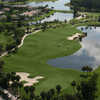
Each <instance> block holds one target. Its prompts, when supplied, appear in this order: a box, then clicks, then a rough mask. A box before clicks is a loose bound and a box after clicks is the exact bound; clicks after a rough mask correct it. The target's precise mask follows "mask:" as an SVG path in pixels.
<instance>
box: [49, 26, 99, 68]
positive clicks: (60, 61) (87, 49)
mask: <svg viewBox="0 0 100 100" xmlns="http://www.w3.org/2000/svg"><path fill="white" fill-rule="evenodd" d="M83 28H84V30H83V31H84V32H87V37H85V38H84V39H83V40H82V42H81V45H82V48H81V49H80V50H79V51H77V52H76V53H74V54H73V55H71V56H65V57H61V58H56V59H51V60H48V62H47V63H48V64H49V65H52V66H55V67H60V68H73V69H81V68H82V67H83V66H85V65H88V66H91V67H93V68H96V67H98V66H99V65H100V27H96V28H94V27H92V29H91V28H88V29H85V27H83ZM78 29H81V27H78Z"/></svg>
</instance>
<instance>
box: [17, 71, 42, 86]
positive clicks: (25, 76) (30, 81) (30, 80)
mask: <svg viewBox="0 0 100 100" xmlns="http://www.w3.org/2000/svg"><path fill="white" fill-rule="evenodd" d="M16 75H19V76H20V77H21V79H20V81H26V82H27V83H24V86H32V85H34V84H36V83H39V81H38V80H39V79H43V78H44V77H43V76H36V77H34V78H28V76H29V75H30V74H29V73H24V72H17V73H16Z"/></svg>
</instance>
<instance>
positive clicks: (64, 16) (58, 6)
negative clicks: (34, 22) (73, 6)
mask: <svg viewBox="0 0 100 100" xmlns="http://www.w3.org/2000/svg"><path fill="white" fill-rule="evenodd" d="M68 2H70V0H57V1H55V2H52V1H45V2H31V3H29V4H28V5H29V6H32V7H39V6H45V5H48V7H49V8H51V7H54V9H55V10H65V11H69V10H70V7H68V6H65V3H68ZM71 19H73V14H72V13H61V12H57V13H54V15H51V16H50V17H49V18H45V19H43V20H42V22H45V21H47V22H50V21H54V20H59V21H65V20H67V21H69V20H71Z"/></svg>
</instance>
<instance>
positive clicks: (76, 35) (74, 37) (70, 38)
mask: <svg viewBox="0 0 100 100" xmlns="http://www.w3.org/2000/svg"><path fill="white" fill-rule="evenodd" d="M80 36H81V34H80V33H76V34H74V35H73V36H69V37H68V38H67V39H68V40H75V39H76V38H79V37H80Z"/></svg>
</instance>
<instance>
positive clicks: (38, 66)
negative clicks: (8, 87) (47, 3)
mask: <svg viewBox="0 0 100 100" xmlns="http://www.w3.org/2000/svg"><path fill="white" fill-rule="evenodd" d="M77 32H80V31H79V30H77V29H76V28H75V27H73V26H72V25H69V24H68V25H67V24H65V25H64V24H62V25H61V26H59V27H57V28H56V29H48V30H46V31H45V32H42V31H41V32H39V33H37V34H36V35H30V36H29V37H27V38H26V39H25V41H24V45H23V46H22V47H21V48H20V49H19V50H18V52H17V53H16V54H11V55H9V56H6V57H4V58H3V59H4V61H5V66H4V71H6V72H12V71H14V72H27V73H30V75H31V76H38V75H41V76H43V77H44V79H43V80H41V81H40V82H39V84H37V86H36V88H37V89H36V90H37V91H36V92H37V93H39V92H40V91H42V90H48V89H50V88H54V87H55V86H56V85H57V84H60V85H62V87H63V89H67V90H68V92H72V91H71V90H72V89H71V86H70V83H71V82H72V80H77V79H78V77H79V74H80V71H76V70H73V69H61V68H56V67H53V66H50V65H48V64H47V61H48V60H49V59H53V58H57V57H62V56H68V55H71V54H73V53H74V52H76V51H77V50H79V49H80V47H81V46H80V43H79V42H78V41H68V40H67V37H68V36H71V35H73V34H74V33H77Z"/></svg>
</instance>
